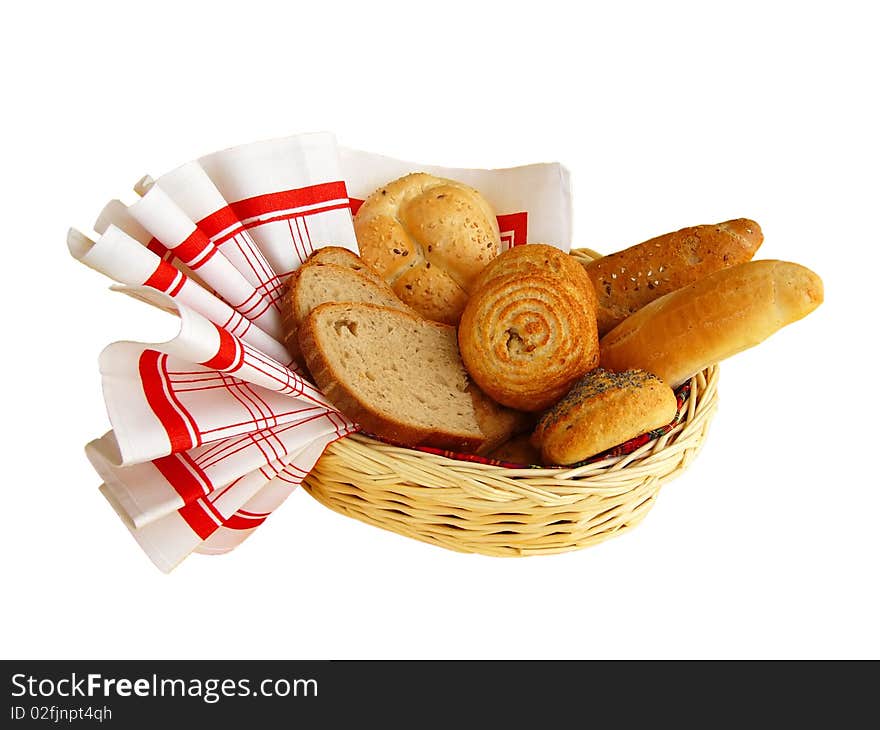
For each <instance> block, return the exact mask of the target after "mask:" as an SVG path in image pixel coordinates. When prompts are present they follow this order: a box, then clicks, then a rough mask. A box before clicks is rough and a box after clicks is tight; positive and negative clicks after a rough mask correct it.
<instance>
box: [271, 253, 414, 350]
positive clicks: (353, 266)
mask: <svg viewBox="0 0 880 730" xmlns="http://www.w3.org/2000/svg"><path fill="white" fill-rule="evenodd" d="M317 271H320V272H322V273H323V274H324V275H326V276H327V277H336V278H337V279H339V278H340V277H341V278H343V279H346V278H347V279H350V280H351V282H352V284H357V288H358V289H359V292H358V293H357V294H356V296H353V297H352V298H351V300H353V301H374V302H376V303H379V304H382V305H384V306H391V307H395V308H399V309H407V310H408V309H409V308H408V307H407V306H406V305H405V304H404V303H403V302H402V301H400V300H399V297H397V296H396V295H395V294H394V292H393V291H392V289H391V287H389V286H388V284H386V283H385V280H384V279H383V278H382V277H381V276H379V275H378V274H377V273H376V272H375V271H373V270H372V269H371V268H370V267H369V266H367V265H366V263H364V261H363V260H362V259H361V258H360V257H359V256H358V255H357V254H355V253H352V252H351V251H349V250H348V249H344V248H340V247H338V246H327V247H325V248H320V249H318V250H317V251H315V252H314V253H313V254H312V255H311V256H309V258H308V259H306V261H305V262H303V264H302V266H300V267H299V268H298V269H297V270H296V271H294V272H293V273H292V274H291V275H290V277H288V279H287V281H286V282H285V285H284V286H285V289H284V294H283V296H282V299H281V326H282V329H283V332H284V338H283V341H284V344H285V346H286V347H287V350H288V352H290V355H291V357H293V359H294V360H296V361H297V362H298V363H299V364H300V365H304V364H305V362H304V360H303V357H302V353H301V352H300V349H299V342H298V337H297V328H298V327H299V325H300V323H301V322H302V320H303V319H304V318H305V317H306V315H308V311H307V308H306V307H304V304H303V299H304V298H306V296H305V293H304V292H302V291H301V289H300V287H301V286H303V285H304V283H305V285H308V283H309V282H310V283H311V284H315V278H314V277H315V274H316V272H317Z"/></svg>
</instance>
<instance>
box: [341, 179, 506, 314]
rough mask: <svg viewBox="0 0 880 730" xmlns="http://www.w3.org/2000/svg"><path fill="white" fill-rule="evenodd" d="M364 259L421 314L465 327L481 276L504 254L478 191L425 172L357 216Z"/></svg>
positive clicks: (391, 188)
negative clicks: (467, 310)
mask: <svg viewBox="0 0 880 730" xmlns="http://www.w3.org/2000/svg"><path fill="white" fill-rule="evenodd" d="M354 229H355V234H356V235H357V240H358V247H359V248H360V254H361V258H362V259H363V260H364V261H365V262H366V264H367V265H368V266H370V267H371V268H373V269H374V270H375V271H377V272H378V273H379V274H380V275H381V276H382V277H383V278H384V279H385V281H387V282H388V283H389V284H390V285H391V287H392V289H394V292H395V293H396V294H397V296H398V297H400V299H401V300H402V301H403V302H404V303H406V304H408V305H409V306H410V307H412V308H413V309H415V310H416V311H417V312H419V313H420V314H421V315H422V316H424V317H426V318H428V319H432V320H435V321H437V322H445V323H446V324H452V325H455V324H458V321H459V319H460V318H461V313H462V310H463V309H464V306H465V304H466V303H467V300H468V294H469V293H470V291H471V286H472V284H473V281H474V278H475V277H476V276H477V274H479V273H480V271H482V269H483V268H484V267H485V266H486V264H488V263H489V262H490V261H491V260H492V259H494V258H495V257H496V256H497V255H498V254H499V253H500V251H501V237H500V233H499V231H498V219H497V218H496V217H495V213H494V211H493V210H492V208H491V207H490V206H489V204H488V203H487V202H486V200H485V199H484V198H483V196H482V195H480V193H478V192H477V191H476V190H474V189H473V188H470V187H468V186H467V185H463V184H462V183H459V182H455V181H454V180H446V179H444V178H440V177H434V176H433V175H428V174H427V173H424V172H416V173H413V174H411V175H406V176H405V177H402V178H400V179H398V180H395V181H393V182H390V183H388V185H385V186H383V187H381V188H379V189H378V190H376V191H375V192H374V193H373V194H372V195H370V197H369V198H367V199H366V200H365V201H364V203H363V205H362V206H361V207H360V209H359V210H358V212H357V215H356V216H355V217H354Z"/></svg>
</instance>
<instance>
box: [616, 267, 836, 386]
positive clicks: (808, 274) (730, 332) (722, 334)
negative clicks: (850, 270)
mask: <svg viewBox="0 0 880 730" xmlns="http://www.w3.org/2000/svg"><path fill="white" fill-rule="evenodd" d="M822 299H823V289H822V280H821V279H820V278H819V277H818V276H817V275H816V274H815V273H813V272H812V271H810V270H809V269H807V268H805V267H803V266H800V265H798V264H793V263H788V262H785V261H772V260H768V261H750V262H748V263H744V264H739V265H738V266H733V267H731V268H728V269H722V270H720V271H716V272H715V273H713V274H710V275H709V276H707V277H706V278H704V279H701V280H700V281H697V282H695V283H693V284H691V285H690V286H687V287H685V288H683V289H679V290H678V291H674V292H672V293H671V294H667V295H666V296H664V297H661V298H660V299H656V300H655V301H653V302H651V303H650V304H648V305H647V306H645V307H643V308H642V309H640V310H639V311H638V312H636V313H635V314H633V315H632V316H631V317H628V318H627V319H625V320H624V321H623V322H622V323H621V324H619V325H618V326H617V327H615V328H614V329H613V330H611V332H609V333H608V334H606V335H605V336H604V337H603V338H602V340H601V342H600V349H601V362H602V367H605V368H608V369H610V370H626V369H628V368H641V369H642V370H647V371H648V372H652V373H654V374H655V375H657V376H658V377H660V378H663V380H665V381H666V382H667V383H669V385H671V386H672V387H673V388H674V387H676V386H678V385H680V384H681V383H683V382H684V381H685V380H687V379H688V378H689V377H691V376H692V375H694V374H695V373H698V372H700V371H701V370H703V369H704V368H706V367H708V366H709V365H712V364H713V363H716V362H719V361H721V360H723V359H725V358H726V357H729V356H731V355H734V354H736V353H737V352H740V351H742V350H745V349H747V348H749V347H752V346H753V345H757V344H758V343H759V342H761V341H762V340H764V339H766V338H767V337H769V336H770V335H771V334H773V333H774V332H776V331H777V330H778V329H780V328H781V327H784V326H785V325H787V324H790V323H791V322H794V321H796V320H798V319H800V318H801V317H805V316H806V315H807V314H809V313H810V312H812V311H813V310H814V309H815V308H816V307H818V306H819V304H821V303H822Z"/></svg>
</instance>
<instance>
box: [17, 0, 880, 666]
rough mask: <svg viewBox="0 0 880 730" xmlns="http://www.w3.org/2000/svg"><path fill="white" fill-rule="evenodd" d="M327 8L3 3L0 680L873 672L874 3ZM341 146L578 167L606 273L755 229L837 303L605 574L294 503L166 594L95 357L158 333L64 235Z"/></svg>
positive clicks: (578, 204)
mask: <svg viewBox="0 0 880 730" xmlns="http://www.w3.org/2000/svg"><path fill="white" fill-rule="evenodd" d="M305 5H306V4H305V3H277V4H269V3H262V2H256V1H255V0H250V1H249V2H246V3H220V2H213V3H206V4H205V5H204V6H202V7H199V6H198V5H197V4H194V3H193V4H189V3H186V4H185V3H180V2H175V3H173V4H167V3H163V2H157V0H152V1H151V2H149V3H143V2H139V3H118V2H117V3H106V4H98V3H63V4H62V3H59V4H58V5H56V6H53V5H51V4H46V3H15V4H12V5H10V6H9V7H7V8H6V9H4V26H5V28H4V30H5V32H4V36H5V38H4V42H3V45H2V46H0V65H2V68H3V86H4V97H5V99H6V104H5V111H3V112H2V117H0V124H2V132H3V133H2V136H0V145H2V157H0V164H2V174H0V186H2V191H0V192H2V197H0V199H2V201H3V212H4V215H3V220H4V231H3V241H4V250H5V251H6V254H5V256H4V268H5V274H4V282H5V287H6V290H5V294H4V296H3V302H4V306H5V308H6V314H5V318H4V324H5V328H4V340H5V341H4V344H3V348H4V357H3V358H2V367H3V373H2V382H3V386H4V393H3V407H2V413H3V419H2V420H3V423H4V425H5V430H6V433H5V436H4V438H3V445H4V446H3V449H4V456H3V479H2V482H3V484H2V502H0V512H2V515H3V528H2V531H0V540H2V552H0V555H2V586H3V589H2V592H3V598H2V601H0V612H2V624H0V655H2V657H3V658H25V657H32V658H47V657H56V658H67V657H69V658H73V657H76V658H99V657H100V658H146V657H170V658H215V657H225V658H236V657H241V658H296V659H302V658H405V657H414V658H442V657H448V658H453V657H468V658H555V657H571V658H590V657H613V658H630V657H719V658H720V657H811V658H813V657H873V658H878V656H880V631H878V626H880V622H878V621H877V617H878V615H880V600H878V558H880V550H878V547H880V541H878V517H880V496H878V485H880V479H878V476H877V470H878V466H877V461H876V460H877V458H878V454H877V450H876V448H874V444H875V443H876V439H877V434H876V414H877V413H878V397H877V385H876V382H877V381H876V377H877V376H876V363H877V360H876V357H875V355H874V354H873V352H869V347H870V346H872V345H873V344H874V342H873V340H875V339H876V334H877V319H876V316H875V308H876V302H877V291H878V284H880V281H878V255H877V251H878V244H880V241H878V226H877V221H876V214H877V207H878V201H880V194H878V193H880V185H878V169H880V155H878V143H877V130H878V128H880V117H878V113H877V107H876V102H877V71H878V68H880V57H878V52H877V40H876V36H875V34H874V31H873V28H874V24H873V23H871V22H869V17H868V14H867V8H868V7H869V6H870V4H869V3H864V4H863V5H862V4H856V3H849V2H839V1H838V2H835V3H826V4H818V3H742V2H740V3H735V4H725V9H724V10H721V9H720V8H721V4H720V3H680V2H671V3H670V2H663V3H650V4H648V3H644V4H632V3H613V4H612V3H602V4H601V7H602V8H603V9H602V10H584V12H583V13H582V14H578V15H575V14H573V11H572V10H571V8H574V7H576V6H577V5H578V4H576V3H570V2H565V3H557V2H550V1H549V0H541V2H536V3H529V4H526V3H505V4H503V5H501V4H499V5H498V6H496V7H494V8H490V7H489V5H488V4H484V3H477V2H473V1H471V2H466V3H458V2H445V3H442V4H425V5H424V6H422V5H421V4H419V3H416V2H406V3H397V2H385V3H380V4H376V3H357V4H356V5H355V6H348V5H346V4H344V3H332V4H331V3H322V2H315V3H308V5H309V8H310V9H305V8H304V7H302V6H305ZM612 5H613V8H614V9H613V10H612V9H609V8H611V7H612ZM297 6H300V7H297ZM419 8H423V10H419ZM421 12H423V13H424V14H420V13H421ZM318 130H330V131H333V132H335V133H336V135H337V138H338V140H339V141H340V143H342V144H345V145H348V146H352V147H359V148H363V149H369V150H372V151H376V152H381V153H385V154H389V155H393V156H397V157H401V158H404V159H414V160H421V161H424V162H426V163H438V164H446V165H452V166H471V167H492V166H509V165H514V164H520V163H526V162H533V161H542V160H559V161H562V162H564V163H565V164H566V165H567V166H568V167H569V168H570V170H571V172H572V176H573V184H574V202H575V239H576V240H575V243H576V245H581V246H589V247H593V248H596V249H600V250H603V251H612V250H615V249H617V248H621V247H624V246H627V245H630V244H633V243H637V242H639V241H641V240H644V239H646V238H649V237H651V236H653V235H657V234H660V233H664V232H666V231H669V230H674V229H677V228H680V227H683V226H686V225H693V224H697V223H711V222H716V221H720V220H727V219H730V218H735V217H740V216H746V217H752V218H754V219H756V220H757V221H758V222H759V223H760V224H761V225H762V227H763V230H764V233H765V243H764V246H763V248H762V249H761V250H760V251H759V257H762V258H782V259H789V260H794V261H798V262H800V263H803V264H805V265H807V266H809V267H811V268H813V269H814V270H816V271H817V272H818V273H820V274H821V275H822V277H823V278H824V281H825V286H826V302H825V304H824V305H823V306H822V307H821V308H820V309H819V310H818V311H817V312H815V313H814V314H812V315H810V317H809V318H807V319H806V320H803V321H802V322H799V323H796V324H794V325H792V326H791V327H789V328H787V329H785V330H783V331H782V332H780V333H779V334H777V335H775V336H774V337H773V338H771V339H770V340H768V341H767V342H766V343H764V344H763V345H761V346H760V347H759V348H757V349H754V350H751V351H749V352H746V353H743V354H742V355H739V356H737V357H736V358H735V359H733V360H731V361H729V362H727V363H725V365H724V366H723V369H722V377H721V384H720V394H721V405H720V410H719V412H718V415H717V417H716V419H715V421H714V423H713V426H712V430H711V432H710V437H709V439H708V440H707V443H706V446H705V449H704V451H703V452H702V453H701V455H700V456H699V458H698V459H697V460H696V461H695V462H694V464H693V466H692V467H691V468H690V469H689V471H688V472H687V473H685V474H684V475H683V476H682V477H681V478H679V479H678V480H676V481H675V482H673V483H671V484H669V485H668V486H667V487H666V488H665V489H664V490H663V492H662V494H661V495H660V497H659V500H658V502H657V505H656V507H655V508H654V510H653V511H652V512H651V514H649V515H648V517H647V518H646V520H645V521H644V522H643V523H642V524H641V525H640V526H639V527H637V528H636V529H634V530H632V531H631V532H629V533H627V534H625V535H623V536H620V537H617V538H615V539H613V540H610V541H607V542H605V543H603V544H601V545H599V546H597V547H593V548H589V549H586V550H582V551H578V552H574V553H568V554H565V555H560V556H552V557H542V558H528V559H507V560H505V559H493V558H485V557H480V556H469V555H462V554H457V553H452V552H448V551H444V550H442V549H440V548H436V547H432V546H428V545H423V544H421V543H417V542H415V541H412V540H408V539H405V538H403V537H399V536H397V535H394V534H391V533H386V532H384V531H381V530H378V529H376V528H373V527H370V526H367V525H363V524H361V523H358V522H355V521H353V520H350V519H347V518H344V517H341V516H339V515H337V514H335V513H333V512H330V511H329V510H327V509H325V508H324V507H322V506H321V505H319V504H318V503H316V502H314V501H313V500H312V499H311V498H310V497H309V496H308V495H307V494H306V493H305V492H304V491H299V492H297V493H295V494H294V495H293V496H292V497H291V498H290V499H289V500H288V501H287V503H285V505H284V506H283V507H282V508H281V509H280V510H279V511H278V512H277V513H276V514H275V515H273V517H272V518H270V520H269V521H268V522H267V523H266V524H265V525H264V526H263V527H262V528H261V529H260V530H259V531H258V532H257V534H256V535H255V536H254V537H252V538H251V539H250V540H249V541H248V542H246V543H245V544H244V545H243V546H242V547H241V548H240V549H239V550H237V551H235V552H234V553H232V554H230V555H228V556H225V557H215V558H210V557H202V556H193V557H191V558H189V559H188V560H187V561H186V562H185V563H184V564H183V565H182V566H181V567H180V568H178V569H177V570H176V571H174V572H173V573H172V574H171V575H169V576H165V575H162V574H161V573H159V572H158V571H157V570H156V569H155V568H154V567H153V565H152V564H151V563H150V562H149V561H148V560H147V558H146V557H145V556H144V555H143V554H142V553H141V552H140V550H139V548H138V547H137V546H136V544H135V543H134V541H133V540H131V538H130V537H129V535H128V533H127V531H126V530H125V529H124V527H123V526H122V524H121V523H120V522H119V521H118V520H117V518H116V517H115V515H114V514H113V512H112V511H111V509H110V507H109V506H108V505H107V504H106V503H105V502H104V500H103V499H102V498H101V497H100V495H99V494H98V492H97V486H98V480H97V477H96V475H95V474H94V473H93V472H92V470H91V468H90V466H89V464H88V462H87V461H86V459H85V457H84V456H83V452H82V447H83V445H84V444H85V442H86V441H88V440H89V439H91V438H93V437H95V436H98V435H100V434H102V433H103V432H104V431H105V430H106V429H107V427H108V422H107V417H106V415H105V413H104V410H103V402H102V399H101V394H100V382H99V377H98V370H97V355H98V353H99V351H100V350H101V348H102V347H103V346H104V345H106V344H108V343H109V342H111V341H113V340H116V339H130V338H133V337H140V336H145V337H146V338H147V339H148V340H149V339H150V333H149V332H143V331H142V330H144V329H145V328H146V329H148V327H147V325H149V324H150V321H149V319H148V314H147V308H146V307H145V306H143V305H141V304H139V303H137V302H130V301H128V300H126V298H125V297H122V296H120V295H117V294H111V293H110V292H109V291H108V290H107V286H108V284H109V282H108V281H107V280H105V279H103V278H102V277H101V276H100V275H98V274H96V273H94V272H92V271H89V270H88V269H86V268H84V267H82V266H81V265H79V264H77V263H76V262H74V261H73V259H71V258H70V257H69V255H68V253H67V250H66V246H65V234H66V230H67V228H68V226H71V225H72V226H76V227H78V228H81V229H82V230H84V231H90V230H91V225H92V223H93V222H94V217H95V215H96V213H97V212H98V211H99V210H100V208H101V207H102V206H103V204H104V203H105V202H106V201H107V200H108V199H110V198H112V197H117V196H123V198H126V199H131V195H132V194H130V193H128V192H126V191H129V190H130V186H131V185H132V184H133V183H134V182H135V181H136V180H137V179H138V178H139V177H140V176H141V175H143V174H144V173H150V174H153V175H154V176H155V175H159V174H161V173H162V172H165V171H167V170H169V169H171V168H173V167H175V166H177V165H178V164H180V163H182V162H185V161H187V160H190V159H193V158H194V157H197V156H199V155H202V154H204V153H208V152H211V151H214V150H216V149H220V148H223V147H227V146H230V145H234V144H239V143H243V142H248V141H252V140H257V139H262V138H268V137H276V136H283V135H287V134H291V133H295V132H302V131H318ZM9 287H11V288H12V290H11V291H10V289H9Z"/></svg>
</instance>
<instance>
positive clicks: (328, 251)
mask: <svg viewBox="0 0 880 730" xmlns="http://www.w3.org/2000/svg"><path fill="white" fill-rule="evenodd" d="M310 264H336V265H337V266H345V267H346V268H348V269H352V270H353V271H357V272H358V273H360V274H363V275H364V276H366V277H367V278H368V279H372V280H373V281H375V282H376V283H377V284H384V283H385V279H383V278H382V277H381V276H379V274H378V273H376V272H375V271H374V270H373V269H371V268H370V267H369V266H367V264H366V262H365V261H364V260H363V259H362V258H361V257H360V256H358V255H357V254H356V253H354V252H353V251H349V250H348V249H347V248H342V247H341V246H324V247H323V248H319V249H318V250H317V251H315V252H314V253H312V255H311V256H309V258H307V259H306V260H305V262H304V263H303V266H308V265H310Z"/></svg>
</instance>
